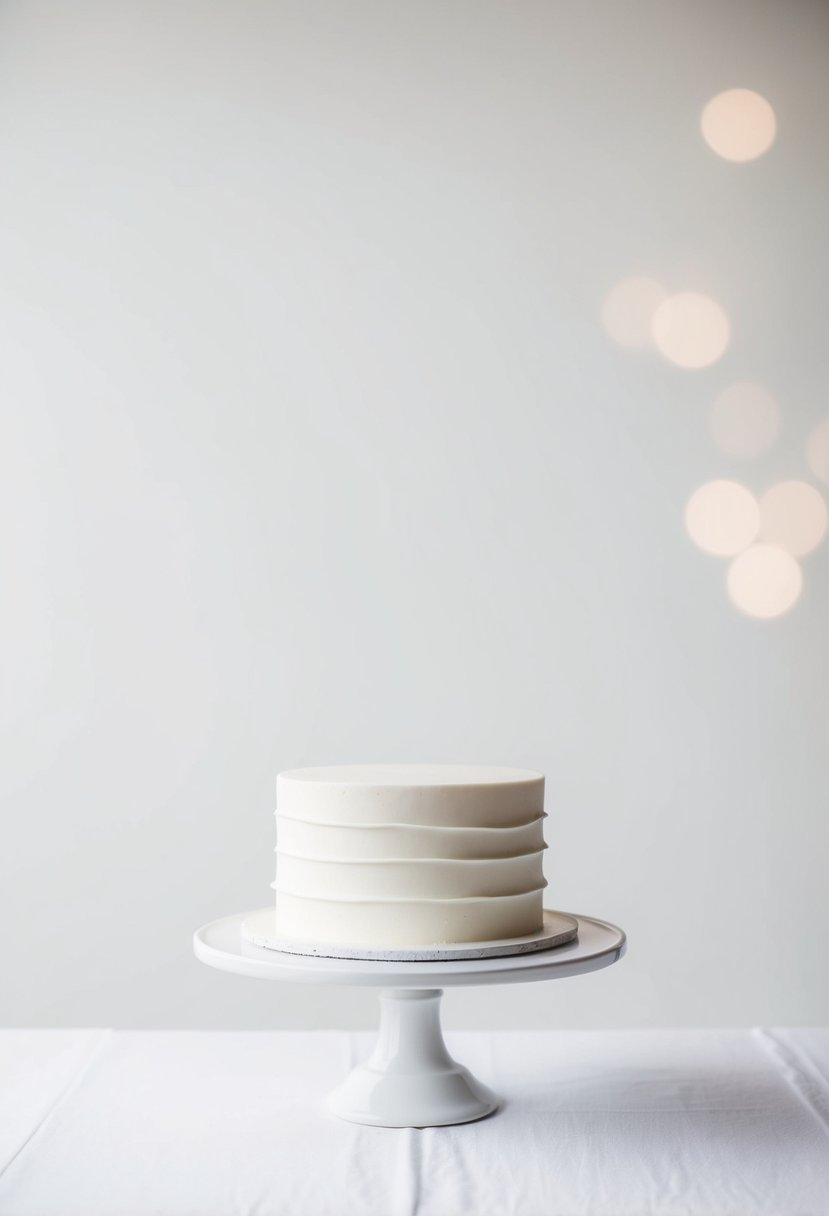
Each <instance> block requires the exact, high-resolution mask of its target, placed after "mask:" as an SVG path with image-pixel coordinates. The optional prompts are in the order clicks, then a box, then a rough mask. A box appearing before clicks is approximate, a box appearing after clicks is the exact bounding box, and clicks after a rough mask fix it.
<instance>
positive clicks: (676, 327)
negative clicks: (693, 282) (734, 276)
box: [651, 291, 731, 368]
mask: <svg viewBox="0 0 829 1216" xmlns="http://www.w3.org/2000/svg"><path fill="white" fill-rule="evenodd" d="M651 334H652V335H653V340H654V342H655V343H656V345H657V347H658V349H659V351H660V353H661V354H663V355H664V356H665V358H666V359H669V360H670V362H671V363H675V364H677V366H678V367H687V368H697V367H709V366H710V365H711V364H712V363H716V361H717V360H718V359H719V358H720V357H721V356H722V354H723V353H724V352H725V349H726V347H727V346H728V343H729V341H730V339H731V325H730V323H729V320H728V317H727V316H726V314H725V311H724V310H723V308H722V307H721V306H720V305H719V304H718V303H717V301H716V300H712V299H711V297H710V296H706V295H702V293H701V292H697V291H681V292H678V293H677V294H676V295H673V296H668V297H667V298H666V299H664V300H663V301H662V303H661V304H660V305H659V306H658V308H657V309H656V311H655V312H654V314H653V321H652V323H651Z"/></svg>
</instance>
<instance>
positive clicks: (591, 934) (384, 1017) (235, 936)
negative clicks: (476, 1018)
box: [193, 913, 625, 1127]
mask: <svg viewBox="0 0 829 1216" xmlns="http://www.w3.org/2000/svg"><path fill="white" fill-rule="evenodd" d="M263 915H265V913H241V914H239V915H237V916H227V917H224V918H223V919H222V920H215V921H213V922H212V923H211V924H209V925H204V926H203V927H202V928H201V929H199V930H197V932H196V933H195V935H194V937H193V950H194V952H195V955H196V958H198V959H200V960H201V962H203V963H207V964H208V966H210V967H217V968H218V969H219V970H220V971H230V972H233V973H234V974H235V975H247V976H251V977H253V978H254V979H265V980H283V981H289V982H293V983H301V984H357V985H361V986H364V987H376V988H380V989H381V992H380V1034H379V1037H378V1039H377V1044H376V1046H375V1048H374V1051H373V1053H372V1055H371V1056H370V1057H369V1058H368V1060H366V1061H365V1063H364V1064H359V1065H358V1066H357V1067H356V1068H355V1069H354V1071H353V1072H352V1073H351V1074H350V1075H349V1076H348V1077H346V1079H345V1081H343V1083H342V1084H341V1085H340V1086H339V1088H337V1089H335V1090H334V1092H333V1093H332V1094H331V1096H330V1098H329V1106H330V1108H331V1110H332V1111H333V1112H334V1113H335V1114H336V1115H339V1116H340V1118H342V1119H348V1120H350V1121H351V1122H352V1123H369V1124H373V1125H375V1126H377V1127H437V1126H441V1125H445V1124H449V1123H469V1122H471V1121H472V1120H473V1119H481V1118H483V1117H484V1115H489V1114H491V1113H492V1112H493V1111H494V1110H496V1109H497V1106H498V1098H497V1097H496V1096H495V1095H494V1094H492V1093H490V1091H489V1090H488V1089H487V1088H486V1086H484V1085H482V1084H481V1082H480V1081H478V1080H476V1078H475V1077H473V1076H472V1074H471V1073H470V1072H469V1071H468V1069H466V1068H464V1067H463V1065H461V1064H458V1063H456V1061H455V1060H453V1059H452V1057H451V1055H450V1054H449V1052H448V1050H447V1048H446V1044H445V1043H444V1041H443V1035H442V1033H441V1027H440V998H441V996H442V995H443V989H444V988H450V987H458V986H461V985H463V986H475V985H484V984H522V983H527V982H529V981H530V980H553V979H565V978H566V977H567V976H570V975H584V974H585V973H586V972H588V971H599V970H600V969H601V968H602V967H609V966H610V965H611V964H612V963H615V962H618V961H619V959H620V958H621V957H622V955H623V954H624V953H625V935H624V933H623V932H622V930H621V929H618V928H617V927H616V926H615V925H611V924H608V923H607V922H606V921H602V920H596V919H595V918H594V917H591V916H578V917H577V916H575V915H574V914H572V913H571V914H568V915H570V916H571V917H572V919H573V920H575V921H577V923H578V938H577V939H576V940H574V941H570V942H568V943H566V944H565V945H561V946H557V947H555V948H553V949H550V950H542V951H538V952H536V953H524V954H514V955H509V956H507V957H503V956H500V957H494V958H492V957H489V958H472V959H463V960H456V959H453V960H441V961H426V962H390V961H381V960H377V959H362V960H360V959H344V958H326V957H322V956H319V955H303V954H289V953H285V952H282V951H279V950H272V949H268V948H266V947H263V946H257V945H253V944H251V943H250V942H248V941H246V940H245V939H244V938H243V936H242V924H243V922H245V921H248V922H250V920H251V919H252V918H255V917H259V916H263ZM552 915H555V914H552ZM561 915H564V914H561Z"/></svg>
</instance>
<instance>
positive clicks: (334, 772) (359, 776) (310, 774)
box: [279, 764, 543, 789]
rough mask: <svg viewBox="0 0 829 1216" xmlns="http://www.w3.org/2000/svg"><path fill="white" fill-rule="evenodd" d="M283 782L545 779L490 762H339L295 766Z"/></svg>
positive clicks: (391, 785)
mask: <svg viewBox="0 0 829 1216" xmlns="http://www.w3.org/2000/svg"><path fill="white" fill-rule="evenodd" d="M279 777H280V779H281V780H283V781H307V782H314V783H317V784H320V785H359V786H377V787H381V788H386V789H388V788H394V787H400V786H408V787H413V786H414V787H417V786H436V787H445V786H481V785H487V786H494V785H505V786H515V785H522V784H525V783H527V782H536V781H541V780H542V779H543V774H542V773H537V772H534V771H533V770H532V769H526V768H499V767H497V766H495V765H488V764H483V765H481V764H338V765H329V766H327V767H323V768H294V769H288V770H287V771H286V772H284V773H280V774H279Z"/></svg>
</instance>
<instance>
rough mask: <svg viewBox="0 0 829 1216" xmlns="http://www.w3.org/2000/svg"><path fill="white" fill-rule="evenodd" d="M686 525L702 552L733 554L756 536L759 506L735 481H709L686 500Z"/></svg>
mask: <svg viewBox="0 0 829 1216" xmlns="http://www.w3.org/2000/svg"><path fill="white" fill-rule="evenodd" d="M685 527H686V528H687V529H688V535H689V536H690V537H691V540H692V541H693V542H694V544H695V545H697V546H698V547H699V548H700V549H702V550H703V551H704V552H705V553H713V554H714V555H715V556H717V557H733V556H734V554H735V553H740V552H742V550H743V549H747V548H748V546H749V545H750V544H751V543H752V541H754V540H755V539H756V537H757V533H758V532H759V530H760V508H759V506H758V505H757V500H756V498H755V497H754V495H753V494H752V493H751V491H750V490H747V489H746V487H745V486H743V485H740V483H739V482H738V481H725V480H722V481H709V482H706V484H705V485H703V486H700V487H699V489H698V490H695V491H694V493H693V494H692V495H691V497H690V498H689V499H688V503H687V505H686V507H685Z"/></svg>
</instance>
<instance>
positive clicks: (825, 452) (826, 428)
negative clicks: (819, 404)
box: [806, 418, 829, 486]
mask: <svg viewBox="0 0 829 1216" xmlns="http://www.w3.org/2000/svg"><path fill="white" fill-rule="evenodd" d="M806 463H807V464H808V466H809V468H810V469H811V470H812V472H813V473H814V475H815V477H817V479H818V480H819V481H823V482H825V483H826V485H828V486H829V418H827V419H826V421H825V422H821V424H820V426H816V427H815V429H814V430H813V431H812V433H811V435H810V436H809V441H808V443H807V444H806Z"/></svg>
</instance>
